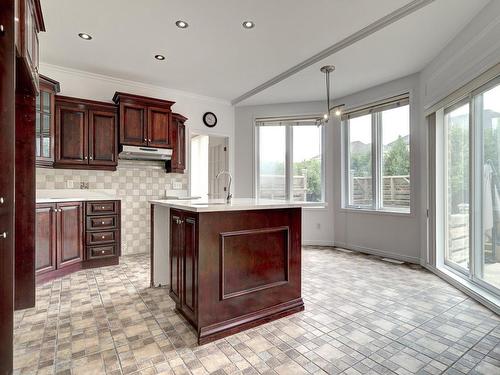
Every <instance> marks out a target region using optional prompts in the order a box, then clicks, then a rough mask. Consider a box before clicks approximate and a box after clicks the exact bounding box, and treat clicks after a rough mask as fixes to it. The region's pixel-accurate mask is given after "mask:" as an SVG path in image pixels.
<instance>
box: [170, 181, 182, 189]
mask: <svg viewBox="0 0 500 375" xmlns="http://www.w3.org/2000/svg"><path fill="white" fill-rule="evenodd" d="M172 187H173V188H174V190H181V189H182V182H174V183H173V184H172Z"/></svg>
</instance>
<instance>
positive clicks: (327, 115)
mask: <svg viewBox="0 0 500 375" xmlns="http://www.w3.org/2000/svg"><path fill="white" fill-rule="evenodd" d="M320 70H321V72H322V73H325V84H326V112H325V114H324V115H323V123H325V122H328V120H329V119H330V112H331V111H332V110H334V111H335V112H334V113H335V116H340V115H341V114H342V111H341V109H342V107H344V105H343V104H341V105H338V106H335V107H331V106H330V86H331V85H330V73H332V72H333V71H334V70H335V65H325V66H322V67H321V69H320Z"/></svg>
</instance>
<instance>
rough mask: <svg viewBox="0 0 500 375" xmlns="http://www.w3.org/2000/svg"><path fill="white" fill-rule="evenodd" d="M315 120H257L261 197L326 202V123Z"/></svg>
mask: <svg viewBox="0 0 500 375" xmlns="http://www.w3.org/2000/svg"><path fill="white" fill-rule="evenodd" d="M316 123H317V121H316V118H312V119H303V118H302V119H300V118H297V119H293V118H292V119H281V120H280V119H273V120H269V121H264V120H260V121H257V130H256V131H257V140H258V141H257V147H258V150H257V158H258V162H257V171H256V176H257V178H256V180H257V196H258V197H259V198H265V199H278V200H288V199H290V200H294V201H303V202H323V201H324V189H323V185H324V179H323V175H324V173H323V167H324V161H323V146H322V140H323V132H324V126H318V125H316Z"/></svg>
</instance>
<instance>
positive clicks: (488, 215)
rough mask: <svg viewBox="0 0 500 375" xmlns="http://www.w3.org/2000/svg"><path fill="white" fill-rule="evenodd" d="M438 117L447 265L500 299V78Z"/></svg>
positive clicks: (444, 243) (441, 193) (443, 256)
mask: <svg viewBox="0 0 500 375" xmlns="http://www.w3.org/2000/svg"><path fill="white" fill-rule="evenodd" d="M436 113H441V114H442V115H441V116H442V117H441V118H442V121H441V122H440V123H441V124H442V132H441V133H440V134H442V137H441V136H440V137H441V138H440V139H442V143H441V144H442V149H441V150H437V154H439V155H442V156H441V157H440V159H439V160H442V162H441V166H442V167H441V170H442V176H441V177H439V176H437V179H438V180H440V181H442V182H441V183H438V185H437V186H441V187H439V189H438V191H437V193H438V195H437V199H439V198H440V197H441V202H442V207H443V209H442V214H440V216H441V217H440V219H441V220H442V222H441V223H442V224H441V227H442V228H443V235H442V236H441V237H440V238H442V240H441V243H442V245H443V250H444V251H443V252H442V254H443V255H442V258H441V259H442V263H443V264H444V265H445V266H446V267H449V268H452V269H453V270H455V271H458V272H460V273H461V274H463V275H465V276H466V277H467V278H469V279H470V280H471V281H473V282H475V283H476V284H478V285H480V286H482V287H484V288H486V289H488V290H489V291H490V292H493V293H495V294H497V295H500V174H499V172H500V77H498V78H497V79H496V80H493V81H491V82H490V83H489V84H487V85H485V86H483V87H482V88H480V89H479V90H477V91H475V92H472V93H470V95H469V96H467V97H466V98H464V99H463V100H462V101H460V102H459V103H457V104H455V105H453V106H451V107H449V108H444V110H442V111H441V112H439V111H438V112H436ZM438 122H439V121H438ZM438 219H439V218H438Z"/></svg>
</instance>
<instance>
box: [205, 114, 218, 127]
mask: <svg viewBox="0 0 500 375" xmlns="http://www.w3.org/2000/svg"><path fill="white" fill-rule="evenodd" d="M203 123H204V124H205V125H206V126H208V127H209V128H213V127H214V126H215V125H217V116H215V113H213V112H205V114H204V115H203Z"/></svg>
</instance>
